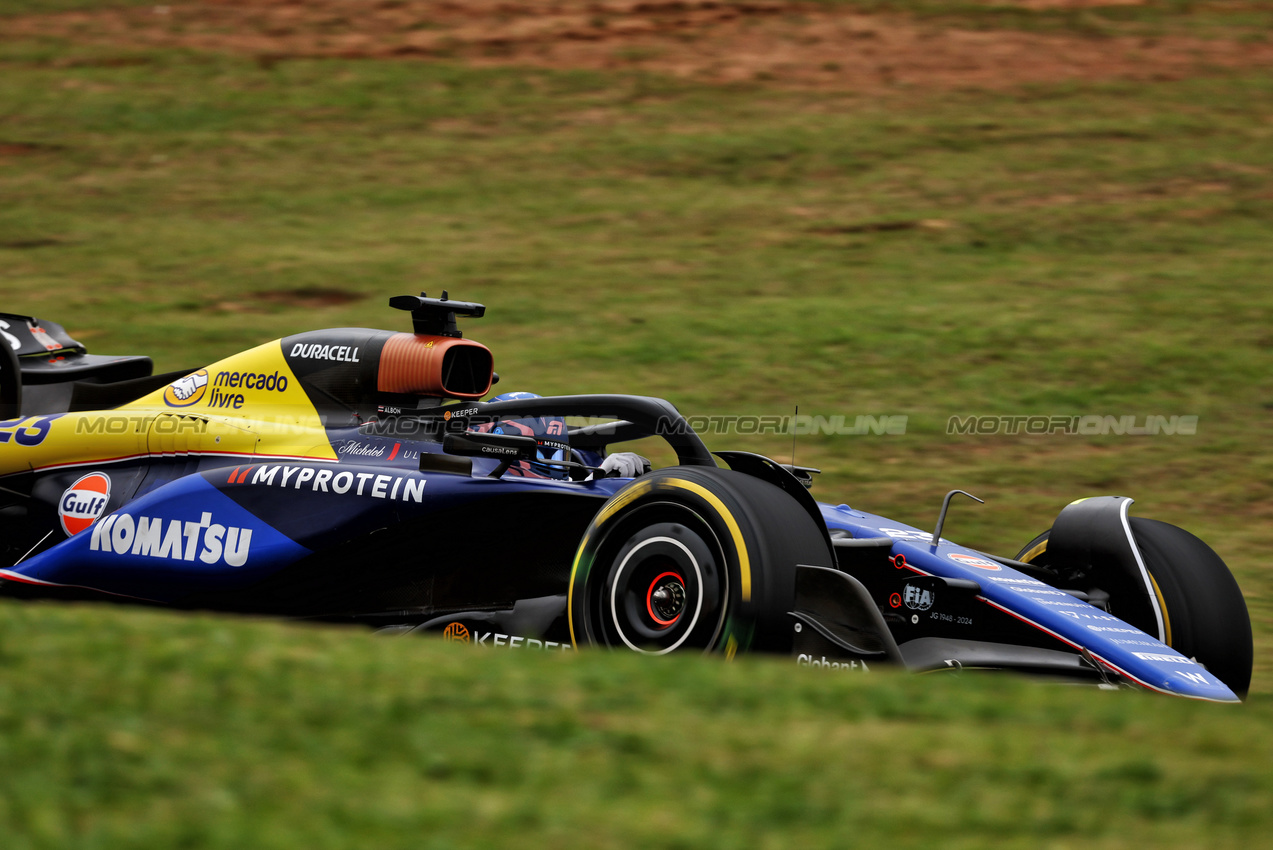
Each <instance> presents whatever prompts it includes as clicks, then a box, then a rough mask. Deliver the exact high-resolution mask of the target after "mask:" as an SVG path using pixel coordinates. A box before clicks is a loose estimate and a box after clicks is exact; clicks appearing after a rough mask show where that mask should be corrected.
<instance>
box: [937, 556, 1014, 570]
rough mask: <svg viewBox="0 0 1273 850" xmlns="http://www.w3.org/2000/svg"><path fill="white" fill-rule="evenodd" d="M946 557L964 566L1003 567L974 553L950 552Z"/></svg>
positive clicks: (980, 567) (981, 568)
mask: <svg viewBox="0 0 1273 850" xmlns="http://www.w3.org/2000/svg"><path fill="white" fill-rule="evenodd" d="M946 557H947V558H950V559H951V560H952V561H954V562H955V563H956V564H963V565H964V566H965V567H976V568H977V569H979V570H1001V569H1003V567H1001V566H999V565H998V564H996V563H995V562H994V561H991V560H990V559H988V558H978V557H977V556H976V555H965V554H964V553H963V552H951V553H950V554H949V555H947V556H946Z"/></svg>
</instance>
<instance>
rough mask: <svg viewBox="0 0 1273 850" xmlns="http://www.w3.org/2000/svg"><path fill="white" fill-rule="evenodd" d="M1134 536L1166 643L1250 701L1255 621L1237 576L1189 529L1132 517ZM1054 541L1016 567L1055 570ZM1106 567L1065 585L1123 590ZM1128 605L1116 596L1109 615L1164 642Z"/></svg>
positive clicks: (1029, 551)
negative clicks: (1051, 546)
mask: <svg viewBox="0 0 1273 850" xmlns="http://www.w3.org/2000/svg"><path fill="white" fill-rule="evenodd" d="M1130 528H1131V532H1132V536H1133V537H1134V538H1135V540H1136V548H1137V549H1139V550H1140V555H1141V557H1142V559H1143V560H1144V564H1145V569H1146V570H1147V571H1148V572H1149V575H1150V578H1151V579H1152V581H1153V586H1154V590H1155V595H1156V597H1157V602H1158V606H1159V609H1160V610H1161V612H1162V615H1163V617H1162V627H1161V629H1162V634H1161V637H1162V638H1164V640H1163V642H1164V643H1166V644H1167V645H1168V646H1170V647H1171V648H1172V649H1174V650H1176V651H1177V652H1179V653H1180V654H1181V655H1184V656H1185V657H1187V658H1194V659H1196V660H1198V661H1199V662H1201V663H1202V664H1204V665H1206V668H1207V670H1208V671H1210V672H1211V674H1212V675H1214V676H1215V677H1216V678H1218V679H1219V680H1220V681H1222V682H1224V683H1225V684H1226V685H1228V686H1229V687H1230V688H1232V689H1233V692H1234V693H1236V694H1237V695H1238V696H1240V697H1242V698H1244V699H1245V698H1246V694H1247V691H1248V690H1249V689H1250V687H1251V669H1252V666H1253V661H1254V652H1253V646H1252V637H1251V618H1250V615H1249V614H1248V613H1247V607H1246V601H1245V600H1244V599H1243V598H1242V591H1241V590H1240V589H1239V588H1238V583H1237V581H1236V580H1235V579H1234V578H1233V573H1231V572H1230V571H1229V568H1228V566H1226V565H1225V563H1224V561H1223V560H1222V559H1221V558H1220V556H1219V555H1217V554H1216V553H1215V551H1213V550H1212V549H1211V547H1210V546H1208V545H1207V544H1206V543H1204V542H1203V541H1201V540H1199V539H1198V538H1197V537H1195V536H1194V535H1192V534H1190V533H1189V532H1187V531H1185V530H1184V529H1183V528H1178V527H1177V526H1174V525H1170V524H1168V523H1165V522H1160V521H1158V520H1153V519H1144V518H1142V517H1131V518H1130ZM1050 535H1051V530H1049V531H1045V532H1043V533H1042V534H1040V535H1039V536H1038V537H1036V538H1034V539H1033V540H1031V541H1030V542H1029V543H1028V544H1026V546H1025V548H1024V549H1022V550H1021V553H1020V554H1019V555H1018V556H1017V559H1018V560H1021V561H1025V562H1027V563H1031V564H1035V565H1037V566H1041V567H1049V568H1055V567H1057V566H1058V565H1056V564H1054V563H1053V559H1052V558H1051V557H1050V556H1049V553H1048V540H1049V537H1050ZM1104 566H1105V565H1104V564H1102V563H1101V562H1100V560H1099V559H1094V563H1093V565H1092V569H1091V571H1090V572H1086V573H1082V574H1077V575H1076V574H1074V573H1073V572H1070V574H1069V575H1065V574H1064V573H1066V572H1067V571H1066V570H1064V569H1062V570H1061V571H1060V572H1062V573H1063V575H1061V576H1058V578H1059V579H1060V581H1059V584H1062V585H1064V586H1066V587H1068V588H1073V589H1079V590H1087V589H1089V588H1094V587H1095V588H1102V589H1105V590H1108V589H1109V588H1110V587H1111V586H1117V585H1116V584H1115V583H1114V581H1113V578H1112V577H1111V576H1108V575H1106V574H1104V573H1103V571H1102V570H1103V567H1104ZM1122 602H1123V600H1121V599H1120V598H1119V595H1118V594H1117V593H1114V594H1111V596H1110V600H1109V611H1110V613H1111V614H1113V615H1114V616H1116V617H1120V618H1121V619H1123V620H1125V621H1126V622H1128V623H1130V624H1131V625H1133V626H1135V627H1136V628H1138V629H1140V630H1141V631H1144V632H1146V633H1148V634H1151V635H1154V636H1155V637H1158V636H1159V626H1158V623H1157V622H1156V621H1155V620H1154V619H1153V618H1152V617H1148V616H1145V615H1143V614H1141V615H1139V616H1137V615H1132V614H1129V613H1128V610H1127V609H1128V607H1129V606H1127V605H1125V604H1120V603H1122ZM1133 610H1134V609H1133Z"/></svg>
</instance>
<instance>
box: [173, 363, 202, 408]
mask: <svg viewBox="0 0 1273 850" xmlns="http://www.w3.org/2000/svg"><path fill="white" fill-rule="evenodd" d="M207 391H208V370H207V369H200V370H199V371H198V372H192V373H191V374H189V375H186V376H185V377H184V378H178V379H177V380H175V381H173V382H172V383H171V384H169V385H168V387H167V389H165V390H164V404H166V405H168V406H169V407H189V406H190V405H192V404H197V403H198V402H199V400H200V399H201V398H203V394H204V393H205V392H207Z"/></svg>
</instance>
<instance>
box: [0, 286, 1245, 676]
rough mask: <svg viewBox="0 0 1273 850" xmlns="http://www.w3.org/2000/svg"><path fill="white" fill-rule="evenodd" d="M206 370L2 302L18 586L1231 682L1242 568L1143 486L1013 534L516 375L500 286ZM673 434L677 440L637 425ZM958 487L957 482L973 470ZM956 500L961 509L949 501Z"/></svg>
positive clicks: (627, 637)
mask: <svg viewBox="0 0 1273 850" xmlns="http://www.w3.org/2000/svg"><path fill="white" fill-rule="evenodd" d="M390 305H391V306H392V307H395V308H399V309H402V310H405V311H408V312H410V314H411V317H412V328H411V331H410V332H406V331H404V332H394V331H387V330H370V329H361V328H337V329H331V330H320V331H312V332H308V333H302V334H297V335H295V336H289V337H285V338H283V339H278V340H274V341H271V342H267V343H265V344H263V345H260V346H257V347H256V348H252V349H250V350H248V351H243V352H241V353H238V354H234V355H232V356H230V357H227V358H225V359H224V360H220V361H218V362H216V363H212V364H210V365H207V366H204V367H203V368H199V369H195V370H192V371H182V372H177V373H170V374H162V375H154V374H152V364H151V361H150V360H149V359H148V358H145V357H110V356H103V355H95V354H89V353H87V351H86V350H85V348H84V347H83V346H82V345H80V344H79V343H77V342H76V341H75V340H73V339H72V338H71V337H69V336H68V335H67V334H66V332H65V331H64V330H63V329H62V328H61V327H60V326H59V325H56V324H53V323H51V322H40V321H37V320H36V319H34V318H32V317H28V316H17V315H10V314H0V333H2V334H3V344H0V418H2V419H3V421H0V559H2V560H0V589H2V590H3V592H4V593H5V594H6V595H8V596H11V597H49V596H53V597H60V598H75V599H102V600H114V601H123V602H131V603H138V604H150V605H163V606H171V607H177V608H187V609H210V610H218V611H231V612H247V613H256V614H268V615H276V616H282V617H289V618H304V619H313V620H324V621H334V622H355V623H362V624H366V625H369V626H372V627H375V628H377V629H381V630H384V631H386V632H402V633H405V632H435V631H436V632H440V633H441V634H442V635H443V636H445V637H446V638H448V639H451V640H461V641H468V642H472V643H476V644H479V645H482V646H486V647H490V648H502V649H537V650H553V651H562V650H570V649H573V648H576V647H585V646H608V647H615V648H619V649H627V650H631V651H634V652H642V653H649V654H664V653H669V652H674V651H700V652H701V651H718V652H721V653H723V654H725V655H727V656H732V655H733V654H735V653H737V652H743V651H753V652H754V651H760V652H769V653H779V654H784V655H788V656H790V657H791V658H792V659H793V660H794V661H795V663H797V664H800V665H807V666H813V667H821V668H827V669H830V670H838V671H853V670H862V671H866V670H870V669H873V667H875V666H876V665H881V664H892V665H899V666H903V667H906V668H909V669H912V670H920V671H927V670H958V669H971V668H978V669H997V670H1015V671H1021V672H1026V673H1031V674H1038V675H1047V676H1057V677H1063V678H1067V679H1073V680H1079V681H1087V682H1091V683H1093V684H1096V685H1100V686H1103V687H1113V686H1120V685H1121V686H1133V687H1141V688H1147V689H1150V690H1153V691H1158V692H1161V693H1166V694H1173V695H1177V696H1182V697H1191V698H1196V699H1204V700H1215V701H1236V700H1238V699H1239V698H1240V697H1242V696H1244V695H1245V693H1246V691H1247V688H1248V686H1249V684H1250V677H1251V667H1252V639H1251V626H1250V620H1249V618H1248V614H1247V610H1246V605H1245V602H1244V600H1243V597H1242V594H1241V592H1240V590H1239V589H1238V586H1237V583H1236V582H1235V581H1234V579H1233V577H1232V575H1231V574H1230V572H1229V570H1228V569H1227V567H1226V566H1225V564H1224V563H1223V561H1222V560H1221V559H1220V558H1219V557H1218V556H1217V555H1216V554H1215V553H1214V552H1213V551H1212V550H1211V549H1210V548H1209V547H1207V546H1206V544H1204V543H1203V542H1202V541H1200V540H1198V539H1197V538H1196V537H1194V536H1193V535H1191V534H1189V533H1188V532H1186V531H1183V530H1181V529H1179V528H1176V527H1175V526H1171V525H1167V524H1165V523H1161V522H1155V521H1152V520H1147V519H1141V518H1135V517H1130V516H1129V514H1128V507H1129V506H1130V504H1131V499H1128V498H1124V497H1114V496H1099V497H1094V498H1088V499H1082V500H1079V501H1077V502H1074V503H1073V504H1070V505H1069V506H1067V507H1066V508H1065V509H1064V510H1062V511H1061V512H1060V514H1059V515H1058V516H1057V517H1056V519H1055V521H1054V522H1053V524H1052V527H1051V528H1050V530H1049V531H1048V532H1046V533H1045V534H1043V535H1040V537H1038V538H1037V539H1036V540H1034V541H1032V542H1030V543H1029V544H1028V545H1027V546H1026V547H1025V548H1024V549H1023V550H1022V551H1021V552H1020V553H1019V554H1018V555H1017V557H1016V558H1006V557H1000V556H996V555H990V554H986V553H984V552H979V551H976V550H974V549H970V548H968V547H964V546H960V545H958V544H956V543H953V542H951V541H949V540H946V539H945V538H943V537H942V536H941V526H942V519H944V516H945V505H943V509H942V513H941V517H940V518H939V520H938V523H937V528H936V529H935V530H934V532H933V533H931V534H930V533H928V532H925V531H922V530H920V529H917V528H914V527H911V526H908V525H905V524H903V523H899V522H896V521H893V520H890V519H887V518H885V517H881V516H875V515H872V514H869V513H866V512H863V511H860V510H857V509H855V508H852V507H850V506H849V505H847V504H826V503H820V502H817V501H815V500H814V498H813V497H812V495H811V494H810V492H809V489H808V485H809V484H810V479H811V476H810V474H809V471H808V470H803V469H800V468H795V467H790V466H784V465H782V464H779V463H776V462H774V461H772V460H770V459H768V458H765V457H762V456H760V455H756V454H751V453H746V452H730V451H720V452H711V451H709V450H708V449H707V447H706V446H705V445H704V443H703V440H702V439H701V438H700V436H699V435H698V434H697V433H695V431H694V429H693V428H692V427H690V425H689V423H688V422H687V421H686V420H685V418H684V417H683V416H681V414H680V413H679V412H678V411H677V410H676V408H675V407H674V406H673V405H672V404H670V403H669V402H667V401H664V400H661V399H656V398H647V397H641V396H629V395H573V396H557V397H547V398H541V397H538V396H533V395H530V394H526V393H514V394H510V395H507V396H497V397H496V398H495V399H494V400H491V401H486V402H482V401H480V399H483V398H486V397H488V396H489V395H490V392H491V388H492V384H493V383H494V381H496V380H497V379H498V378H497V376H496V375H495V372H494V361H493V357H492V354H491V352H490V350H489V349H487V348H486V347H485V346H483V345H481V344H480V343H477V342H475V341H473V340H470V339H465V338H464V336H463V335H462V333H461V332H460V331H459V329H458V322H457V318H461V317H480V316H481V315H483V313H484V312H485V308H484V307H483V306H482V305H480V304H475V303H471V302H463V301H455V300H451V299H449V298H448V297H447V295H446V294H445V293H443V297H441V298H429V297H427V296H425V295H423V294H422V295H420V296H399V297H395V298H393V299H391V300H390ZM651 437H656V438H660V439H662V440H663V441H665V442H666V444H667V445H668V447H670V450H671V452H674V453H675V455H676V463H675V464H674V465H672V466H666V467H663V468H659V469H653V470H651V469H649V468H648V464H646V463H644V462H643V459H641V458H639V457H637V456H636V455H633V454H630V453H613V454H612V453H611V449H612V448H613V447H616V446H620V447H621V446H622V445H623V444H625V443H630V442H631V441H635V440H642V439H647V438H651ZM955 492H957V491H952V495H953V494H954V493H955ZM949 501H950V497H949V496H948V497H947V502H946V504H949Z"/></svg>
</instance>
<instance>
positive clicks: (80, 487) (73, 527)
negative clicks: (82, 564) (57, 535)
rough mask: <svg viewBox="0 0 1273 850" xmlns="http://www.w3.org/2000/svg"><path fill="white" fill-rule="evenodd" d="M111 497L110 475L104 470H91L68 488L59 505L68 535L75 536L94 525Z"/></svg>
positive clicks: (59, 513)
mask: <svg viewBox="0 0 1273 850" xmlns="http://www.w3.org/2000/svg"><path fill="white" fill-rule="evenodd" d="M110 497H111V480H110V476H108V475H106V474H105V473H103V472H90V473H89V474H88V475H85V476H84V477H83V478H81V479H80V480H79V481H76V482H75V483H74V484H72V485H71V486H70V487H69V488H67V490H66V492H65V493H63V494H62V499H61V501H59V502H58V505H57V515H58V517H59V518H60V519H61V520H62V530H63V531H65V532H66V536H67V537H74V536H75V535H76V534H79V533H80V532H81V531H83V530H84V529H86V528H88V527H89V526H90V525H92V524H93V523H94V522H95V521H96V520H97V518H98V517H99V516H101V515H102V513H103V512H104V511H105V510H106V503H107V502H109V501H110Z"/></svg>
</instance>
